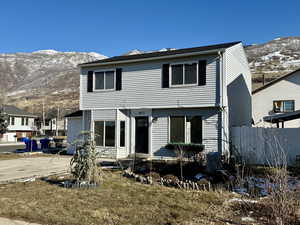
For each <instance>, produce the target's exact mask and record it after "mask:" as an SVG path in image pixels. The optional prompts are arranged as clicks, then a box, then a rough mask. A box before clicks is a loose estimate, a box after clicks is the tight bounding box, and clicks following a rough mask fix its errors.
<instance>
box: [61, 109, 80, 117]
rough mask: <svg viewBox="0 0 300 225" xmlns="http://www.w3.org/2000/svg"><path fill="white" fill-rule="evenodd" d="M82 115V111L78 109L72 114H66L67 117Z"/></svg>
mask: <svg viewBox="0 0 300 225" xmlns="http://www.w3.org/2000/svg"><path fill="white" fill-rule="evenodd" d="M81 116H82V111H81V110H78V111H76V112H72V113H70V114H67V115H65V117H81Z"/></svg>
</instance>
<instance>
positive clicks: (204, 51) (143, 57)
mask: <svg viewBox="0 0 300 225" xmlns="http://www.w3.org/2000/svg"><path fill="white" fill-rule="evenodd" d="M240 43H242V42H241V41H236V42H229V43H222V44H216V45H207V46H200V47H196V48H207V47H213V46H216V47H217V46H219V45H225V44H231V46H227V47H221V46H220V47H219V48H215V49H211V50H201V49H199V50H198V51H193V52H186V53H184V52H183V53H176V51H184V50H186V51H189V50H191V49H193V48H183V49H176V50H172V51H174V54H168V55H162V56H155V55H154V56H151V54H153V53H155V52H150V53H144V54H138V55H140V58H135V59H126V58H125V59H119V60H115V61H108V62H101V60H100V61H95V62H90V63H82V64H78V67H79V68H83V67H90V66H102V65H113V64H121V63H132V62H144V61H153V60H159V59H169V58H180V57H188V56H195V55H205V54H213V53H218V52H224V51H225V50H226V49H227V48H230V47H232V46H234V45H237V44H240ZM172 51H170V52H172ZM147 55H148V56H149V55H150V56H149V57H146V56H147ZM112 58H113V57H112ZM108 59H109V58H107V59H104V60H108Z"/></svg>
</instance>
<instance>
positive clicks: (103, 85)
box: [94, 71, 115, 90]
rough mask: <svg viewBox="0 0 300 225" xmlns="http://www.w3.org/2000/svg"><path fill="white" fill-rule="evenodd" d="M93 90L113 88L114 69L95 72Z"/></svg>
mask: <svg viewBox="0 0 300 225" xmlns="http://www.w3.org/2000/svg"><path fill="white" fill-rule="evenodd" d="M94 89H95V90H112V89H115V71H102V72H95V87H94Z"/></svg>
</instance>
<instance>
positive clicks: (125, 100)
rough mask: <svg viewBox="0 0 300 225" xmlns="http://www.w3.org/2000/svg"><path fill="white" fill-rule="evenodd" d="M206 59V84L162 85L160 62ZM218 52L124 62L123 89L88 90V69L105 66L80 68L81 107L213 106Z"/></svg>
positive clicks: (215, 101) (215, 97)
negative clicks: (132, 62) (174, 86)
mask: <svg viewBox="0 0 300 225" xmlns="http://www.w3.org/2000/svg"><path fill="white" fill-rule="evenodd" d="M200 59H207V62H208V64H207V84H206V85H205V86H193V87H180V88H162V87H161V86H162V84H161V83H162V79H161V77H162V65H163V64H165V63H175V62H184V61H198V60H200ZM217 65H218V64H217V56H206V57H204V56H199V57H193V58H183V59H181V60H179V59H176V60H175V59H173V60H168V61H152V62H143V63H135V64H123V65H117V66H115V67H112V66H110V67H106V68H107V69H114V68H116V67H121V68H122V69H123V74H122V90H121V91H108V92H87V71H89V70H97V69H105V67H103V66H102V67H94V68H83V69H82V71H81V73H82V74H81V76H80V88H81V90H80V104H81V106H80V107H81V109H97V108H98V109H103V108H105V109H106V108H108V109H111V108H159V107H164V108H167V107H180V106H190V107H191V106H197V107H198V106H199V107H201V106H205V107H206V106H215V105H216V104H217V103H218V99H217V98H218V96H217V90H216V87H217V85H216V83H217V82H218V79H217V76H218V74H217V71H218V70H217Z"/></svg>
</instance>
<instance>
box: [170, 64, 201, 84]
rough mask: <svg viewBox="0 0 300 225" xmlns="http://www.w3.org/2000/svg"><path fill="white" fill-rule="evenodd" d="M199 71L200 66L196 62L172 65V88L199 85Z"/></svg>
mask: <svg viewBox="0 0 300 225" xmlns="http://www.w3.org/2000/svg"><path fill="white" fill-rule="evenodd" d="M197 70H198V64H197V63H196V62H195V63H184V64H173V65H171V70H170V78H171V79H170V83H171V86H184V85H197V83H198V76H197Z"/></svg>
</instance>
